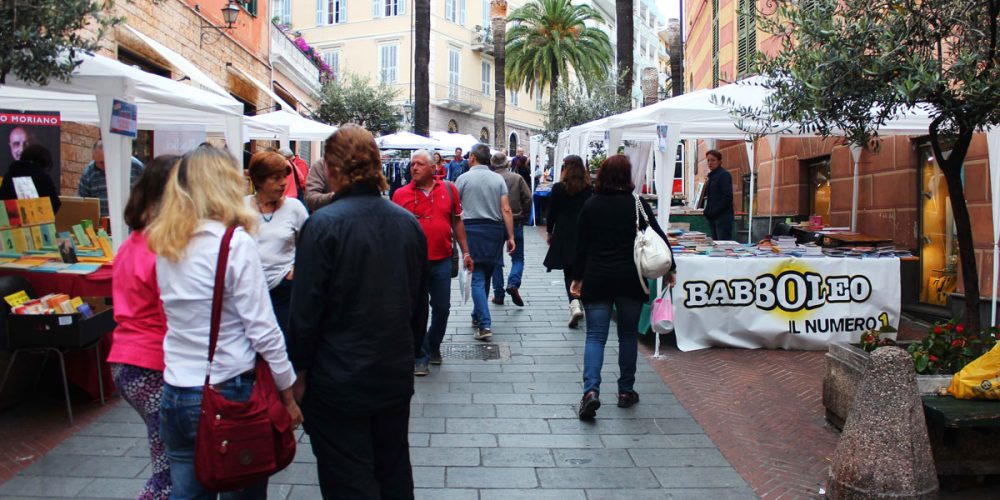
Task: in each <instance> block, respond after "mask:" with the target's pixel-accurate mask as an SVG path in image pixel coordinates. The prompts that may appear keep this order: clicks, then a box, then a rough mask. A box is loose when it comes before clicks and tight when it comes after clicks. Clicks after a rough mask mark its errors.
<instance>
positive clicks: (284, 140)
mask: <svg viewBox="0 0 1000 500" xmlns="http://www.w3.org/2000/svg"><path fill="white" fill-rule="evenodd" d="M278 141H279V145H280V147H282V148H285V149H292V144H291V139H290V138H289V136H288V134H287V133H284V134H281V137H280V138H279V139H278Z"/></svg>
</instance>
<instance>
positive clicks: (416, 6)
mask: <svg viewBox="0 0 1000 500" xmlns="http://www.w3.org/2000/svg"><path fill="white" fill-rule="evenodd" d="M413 12H414V15H415V16H416V19H414V22H413V24H414V26H413V31H414V36H415V37H416V39H415V40H414V54H413V60H414V61H413V63H414V65H415V68H414V70H413V75H414V82H413V93H414V95H413V100H414V103H413V132H414V133H416V134H417V135H422V136H425V137H427V136H429V135H430V111H431V110H430V107H431V93H430V80H429V75H428V67H429V66H430V59H431V1H430V0H414V2H413Z"/></svg>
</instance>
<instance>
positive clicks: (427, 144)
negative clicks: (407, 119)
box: [375, 132, 438, 150]
mask: <svg viewBox="0 0 1000 500" xmlns="http://www.w3.org/2000/svg"><path fill="white" fill-rule="evenodd" d="M375 143H376V144H378V147H379V149H428V150H430V149H437V147H438V141H435V140H434V139H431V138H429V137H424V136H422V135H417V134H413V133H410V132H396V133H395V134H389V135H383V136H382V137H376V138H375Z"/></svg>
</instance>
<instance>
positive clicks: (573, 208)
mask: <svg viewBox="0 0 1000 500" xmlns="http://www.w3.org/2000/svg"><path fill="white" fill-rule="evenodd" d="M592 192H593V191H592V189H591V187H590V173H589V172H587V169H586V168H584V166H583V159H582V158H580V157H579V156H577V155H569V156H567V157H566V158H565V159H563V167H562V175H561V176H560V179H559V182H557V183H555V185H554V186H552V193H551V194H549V214H548V218H547V221H548V222H547V225H546V227H545V230H546V232H547V233H548V234H547V235H546V241H547V242H548V244H549V251H548V253H547V254H545V261H544V265H545V268H546V269H547V270H549V271H551V270H553V269H562V270H563V279H564V280H565V281H566V297H567V299H568V300H569V327H570V328H576V324H577V323H579V322H580V319H582V318H583V307H582V306H581V305H580V301H579V300H578V299H576V298H574V297H573V296H572V295H570V293H569V285H570V283H571V282H572V281H573V275H572V268H573V259H574V258H576V233H577V226H578V225H579V224H578V221H579V217H580V210H582V209H583V204H584V202H586V201H587V198H590V195H591V193H592Z"/></svg>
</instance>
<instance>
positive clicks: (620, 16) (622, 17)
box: [615, 0, 635, 102]
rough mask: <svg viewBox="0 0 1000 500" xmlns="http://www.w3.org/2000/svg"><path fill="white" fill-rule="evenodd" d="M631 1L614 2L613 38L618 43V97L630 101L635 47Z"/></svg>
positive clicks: (619, 0) (618, 0) (620, 0)
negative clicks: (614, 37) (614, 29)
mask: <svg viewBox="0 0 1000 500" xmlns="http://www.w3.org/2000/svg"><path fill="white" fill-rule="evenodd" d="M633 10H634V7H633V0H615V17H616V18H617V19H616V20H615V24H616V26H617V31H616V33H615V36H616V38H617V41H618V47H617V52H618V53H617V56H618V76H619V80H618V95H620V96H622V97H625V98H627V99H628V100H629V102H631V101H632V81H633V76H634V75H633V74H632V66H633V64H632V58H633V48H634V46H635V27H634V25H633V23H632V13H633Z"/></svg>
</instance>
